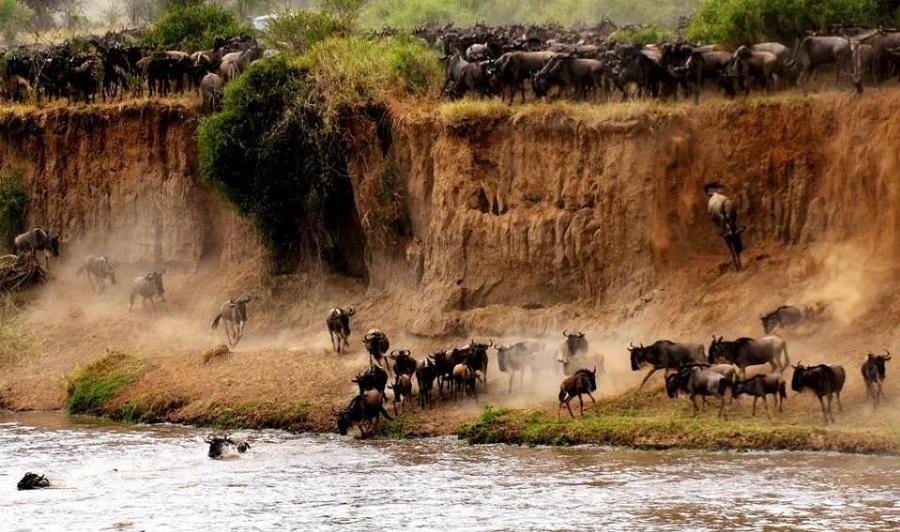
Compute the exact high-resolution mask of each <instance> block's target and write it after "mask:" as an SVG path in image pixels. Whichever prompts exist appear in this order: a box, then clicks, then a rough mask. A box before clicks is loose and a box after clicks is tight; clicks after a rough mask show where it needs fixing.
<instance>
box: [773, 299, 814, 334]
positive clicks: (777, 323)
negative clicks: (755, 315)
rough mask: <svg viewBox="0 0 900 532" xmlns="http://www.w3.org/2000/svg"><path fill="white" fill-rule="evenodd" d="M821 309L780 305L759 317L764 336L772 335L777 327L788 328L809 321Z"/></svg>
mask: <svg viewBox="0 0 900 532" xmlns="http://www.w3.org/2000/svg"><path fill="white" fill-rule="evenodd" d="M818 312H821V309H819V310H818V311H817V309H815V308H813V307H812V306H810V305H781V306H780V307H778V308H777V309H775V310H773V311H772V312H769V313H768V314H765V315H763V316H760V320H762V325H763V330H765V331H766V334H772V331H774V330H775V329H776V328H778V327H790V326H791V325H796V324H798V323H802V322H804V321H806V320H809V319H810V318H812V317H813V316H815V315H816V314H817V313H818Z"/></svg>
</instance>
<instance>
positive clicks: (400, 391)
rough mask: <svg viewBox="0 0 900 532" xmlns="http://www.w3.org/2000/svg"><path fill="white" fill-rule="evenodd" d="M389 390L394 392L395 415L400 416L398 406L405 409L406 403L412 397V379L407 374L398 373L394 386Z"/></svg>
mask: <svg viewBox="0 0 900 532" xmlns="http://www.w3.org/2000/svg"><path fill="white" fill-rule="evenodd" d="M388 388H389V389H391V390H392V391H393V392H394V414H395V415H399V412H398V410H397V405H398V404H399V405H400V406H401V407H403V408H404V409H405V408H406V402H407V401H409V398H410V397H412V379H410V378H409V375H407V374H405V373H398V374H397V376H396V377H395V378H394V384H393V385H391V386H388Z"/></svg>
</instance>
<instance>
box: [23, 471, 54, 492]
mask: <svg viewBox="0 0 900 532" xmlns="http://www.w3.org/2000/svg"><path fill="white" fill-rule="evenodd" d="M49 486H50V481H49V480H47V478H46V477H45V476H44V475H37V474H35V473H25V476H24V477H22V480H20V481H19V483H18V484H16V487H17V488H18V489H20V490H35V489H39V488H47V487H49Z"/></svg>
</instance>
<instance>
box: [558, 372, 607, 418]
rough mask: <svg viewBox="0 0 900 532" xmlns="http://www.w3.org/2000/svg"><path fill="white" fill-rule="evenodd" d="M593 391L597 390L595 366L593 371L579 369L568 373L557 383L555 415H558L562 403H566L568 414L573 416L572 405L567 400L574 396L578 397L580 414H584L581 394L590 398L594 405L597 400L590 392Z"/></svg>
mask: <svg viewBox="0 0 900 532" xmlns="http://www.w3.org/2000/svg"><path fill="white" fill-rule="evenodd" d="M595 391H597V368H594V371H588V370H586V369H579V370H578V371H576V372H575V373H573V374H572V375H569V376H568V377H566V378H565V379H563V381H562V384H560V385H559V408H558V409H557V410H556V417H559V412H560V411H561V410H562V407H563V405H566V408H567V409H568V410H569V415H570V416H572V417H573V418H574V417H575V414H574V413H572V407H571V406H569V402H570V401H571V400H572V399H574V398H576V397H578V403H579V405H580V407H581V415H582V416H584V399H582V398H581V396H582V395H583V394H587V396H588V397H590V398H591V402H592V403H593V404H595V405H596V404H597V401H595V400H594V396H593V395H591V392H595Z"/></svg>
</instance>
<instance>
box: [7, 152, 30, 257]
mask: <svg viewBox="0 0 900 532" xmlns="http://www.w3.org/2000/svg"><path fill="white" fill-rule="evenodd" d="M27 212H28V193H27V192H26V191H25V185H24V183H23V182H22V173H21V172H19V171H16V170H2V171H0V245H2V247H3V248H4V249H6V250H7V251H12V248H13V239H14V238H15V237H16V235H17V234H19V233H21V232H22V231H23V230H24V229H25V214H26V213H27Z"/></svg>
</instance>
